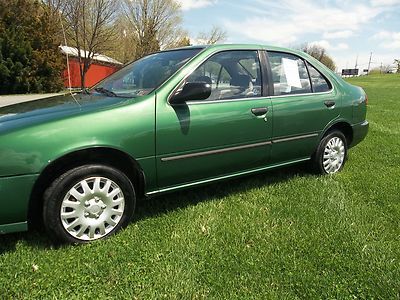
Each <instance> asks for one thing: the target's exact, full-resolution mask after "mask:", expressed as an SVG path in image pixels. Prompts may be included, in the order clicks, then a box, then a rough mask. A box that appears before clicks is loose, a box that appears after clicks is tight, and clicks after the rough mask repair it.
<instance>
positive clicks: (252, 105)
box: [156, 50, 272, 188]
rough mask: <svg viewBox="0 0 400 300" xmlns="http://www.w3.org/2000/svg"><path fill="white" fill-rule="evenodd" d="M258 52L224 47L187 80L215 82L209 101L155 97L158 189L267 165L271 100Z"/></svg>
mask: <svg viewBox="0 0 400 300" xmlns="http://www.w3.org/2000/svg"><path fill="white" fill-rule="evenodd" d="M258 54H259V53H258V51H254V50H248V51H247V50H245V51H242V50H240V51H223V52H219V53H217V54H214V55H212V56H211V57H210V58H208V59H207V60H206V61H205V62H203V63H202V64H201V65H200V66H199V67H198V68H197V69H195V70H194V71H193V72H192V73H191V75H190V76H189V77H187V78H186V79H185V81H186V82H196V81H201V82H206V83H209V84H211V86H212V93H211V96H210V97H209V98H208V99H206V100H198V101H190V102H186V104H185V105H180V106H171V105H170V104H169V103H168V99H166V98H158V99H157V124H156V126H157V141H156V143H157V147H156V149H157V150H156V151H157V173H158V184H159V187H160V188H167V187H171V186H175V185H180V184H185V183H191V182H194V181H200V180H208V179H212V178H215V177H220V176H224V175H229V174H232V173H236V172H241V171H246V170H251V169H254V168H258V167H260V166H264V165H266V164H267V163H268V160H269V154H270V147H271V141H270V139H271V136H272V122H271V121H272V120H271V119H270V116H271V113H272V112H271V100H270V98H269V97H265V96H263V88H262V74H261V66H260V59H259V56H258ZM181 84H182V83H181ZM178 86H180V85H178Z"/></svg>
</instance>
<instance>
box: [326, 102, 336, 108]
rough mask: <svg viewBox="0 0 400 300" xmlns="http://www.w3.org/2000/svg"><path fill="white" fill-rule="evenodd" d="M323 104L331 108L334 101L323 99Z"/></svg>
mask: <svg viewBox="0 0 400 300" xmlns="http://www.w3.org/2000/svg"><path fill="white" fill-rule="evenodd" d="M324 104H325V106H326V107H328V108H331V107H332V108H333V107H334V106H335V104H336V102H335V101H332V100H328V101H325V102H324Z"/></svg>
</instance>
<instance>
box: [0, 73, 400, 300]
mask: <svg viewBox="0 0 400 300" xmlns="http://www.w3.org/2000/svg"><path fill="white" fill-rule="evenodd" d="M350 81H351V82H352V83H354V84H357V85H360V86H362V87H364V88H365V90H366V92H367V93H368V95H369V108H368V109H369V110H368V119H369V121H370V123H371V127H370V132H369V135H368V136H367V138H366V140H365V141H364V142H363V143H361V144H360V145H358V146H357V147H355V148H353V149H352V150H351V151H350V157H349V160H348V162H347V165H346V167H345V169H344V171H343V172H342V173H340V174H337V175H335V176H326V177H320V176H315V175H311V174H309V173H307V172H306V171H303V169H302V168H301V167H292V168H286V169H280V170H276V171H272V172H267V173H263V174H260V175H255V176H250V177H245V178H241V179H236V180H231V181H226V182H221V183H216V184H212V185H209V186H206V187H201V188H197V189H193V190H189V191H182V192H178V193H173V194H169V195H166V196H161V197H158V198H154V199H152V200H149V201H147V202H142V203H139V204H138V207H137V216H136V220H135V222H133V223H132V224H131V225H130V226H129V227H128V228H127V229H126V230H124V231H123V232H121V233H119V234H118V235H116V236H114V237H112V238H110V239H107V240H105V241H101V242H97V243H93V244H90V245H85V246H79V247H77V246H65V247H61V248H54V247H52V246H51V243H50V242H49V241H48V239H47V237H46V236H45V235H44V234H43V233H36V232H29V233H23V234H13V235H5V236H1V237H0V297H1V299H8V298H37V299H39V298H41V299H46V298H59V299H65V298H67V297H68V298H89V297H95V298H129V299H155V298H166V299H296V298H298V299H356V298H360V299H365V298H367V299H374V298H375V299H399V298H400V184H399V183H400V179H399V178H400V123H399V121H400V118H399V117H400V76H398V75H386V76H370V77H360V78H356V79H351V80H350ZM35 269H36V270H35Z"/></svg>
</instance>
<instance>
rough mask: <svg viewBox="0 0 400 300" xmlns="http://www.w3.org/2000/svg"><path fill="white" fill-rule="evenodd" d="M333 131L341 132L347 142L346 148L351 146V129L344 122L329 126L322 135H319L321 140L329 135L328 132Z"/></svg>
mask: <svg viewBox="0 0 400 300" xmlns="http://www.w3.org/2000/svg"><path fill="white" fill-rule="evenodd" d="M333 130H339V131H341V132H342V133H343V134H344V136H345V137H346V142H347V146H348V147H349V146H350V145H351V143H352V142H353V137H354V136H353V128H352V127H351V125H350V124H349V123H348V122H346V121H343V120H342V121H338V122H336V123H334V124H331V125H330V126H328V127H327V128H326V129H325V130H324V132H323V134H322V135H321V139H323V138H324V137H325V136H326V135H327V134H329V133H330V132H332V131H333Z"/></svg>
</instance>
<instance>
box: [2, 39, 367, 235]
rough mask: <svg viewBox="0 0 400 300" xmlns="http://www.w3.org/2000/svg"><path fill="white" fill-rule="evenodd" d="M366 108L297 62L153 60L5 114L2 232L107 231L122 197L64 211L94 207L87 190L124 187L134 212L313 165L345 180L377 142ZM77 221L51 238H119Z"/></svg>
mask: <svg viewBox="0 0 400 300" xmlns="http://www.w3.org/2000/svg"><path fill="white" fill-rule="evenodd" d="M160 74H162V76H161V75H160ZM155 78H156V79H155ZM366 102H367V96H366V94H365V93H364V91H363V90H362V89H361V88H359V87H356V86H352V85H350V84H349V83H346V82H345V81H344V80H343V79H342V78H340V77H338V76H337V75H335V74H334V73H333V72H331V71H330V70H329V69H328V68H326V67H325V66H324V65H322V64H321V63H320V62H319V61H317V60H315V59H314V58H312V57H310V56H308V55H307V54H305V53H303V52H299V51H295V50H290V49H285V48H278V47H272V46H260V45H214V46H208V47H188V48H181V49H175V50H170V51H164V52H159V53H156V54H152V55H150V56H148V57H145V58H144V59H142V60H139V61H137V62H134V63H132V64H130V65H128V66H126V67H125V68H123V69H122V70H120V71H119V72H117V73H115V74H114V75H112V76H110V77H109V78H107V79H105V80H104V81H102V82H100V83H99V84H98V85H97V86H95V88H94V89H91V90H89V91H83V92H82V93H78V94H75V95H69V94H66V95H63V96H57V97H52V98H47V99H42V100H37V101H32V102H27V103H21V104H16V105H12V106H7V107H3V108H0V208H1V209H0V232H1V233H7V232H15V231H24V230H27V229H28V221H30V220H32V219H35V218H39V219H41V218H42V216H44V220H45V224H44V225H45V226H46V227H51V226H56V225H57V224H60V223H61V220H64V219H63V217H62V216H63V214H64V215H68V214H70V215H76V214H78V212H79V213H81V214H84V216H85V217H83V216H80V217H79V218H80V219H79V220H81V219H82V220H84V218H86V217H88V218H90V221H91V222H92V221H93V222H94V221H95V220H98V219H101V218H102V217H103V216H102V214H105V211H108V210H109V209H111V208H104V209H102V208H101V206H103V207H107V205H106V202H105V200H104V201H103V202H102V200H99V199H101V197H102V195H103V196H104V195H105V197H106V196H107V195H109V194H111V193H112V191H113V189H114V188H112V187H111V188H110V190H109V191H106V192H103V194H101V193H99V197H95V198H90V197H89V196H87V197H89V198H87V197H86V196H85V197H86V198H85V200H82V201H84V202H85V206H79V209H78V208H71V207H70V208H68V207H67V208H66V207H65V203H67V202H68V203H72V202H74V203H72V204H73V205H75V206H76V207H78V204H79V203H80V202H79V201H80V200H79V199H81V196H79V195H78V196H77V197H75V198H74V197H72V196H71V194H73V192H74V191H76V190H80V193H82V195H84V194H85V191H84V190H85V187H87V185H86V184H87V183H88V184H89V185H90V189H89V188H87V194H88V195H89V194H92V195H93V194H95V190H96V188H95V186H96V184H97V191H100V190H101V188H100V187H101V186H102V188H103V189H104V185H107V184H108V185H107V188H109V187H110V186H114V185H115V183H116V184H117V185H115V186H116V187H118V182H121V181H122V183H121V184H120V185H123V186H125V190H124V191H125V194H130V196H129V197H130V199H127V198H126V197H125V198H124V197H123V196H120V197H121V199H125V202H121V201H122V200H121V201H120V202H119V203H125V204H126V203H127V202H131V201H134V199H136V197H142V196H151V195H157V194H160V193H163V192H168V191H174V190H178V189H181V188H187V187H190V186H194V185H198V184H203V183H207V182H211V181H215V180H220V179H227V178H230V177H234V176H240V175H245V174H250V173H253V172H258V171H263V170H267V169H271V168H276V167H280V166H284V165H289V164H293V163H298V162H302V161H308V160H311V161H313V162H314V165H315V166H316V167H317V169H318V168H319V171H320V172H321V173H336V172H337V171H340V169H341V168H342V167H343V164H344V162H345V156H346V153H347V152H346V151H347V148H350V147H353V146H355V145H356V144H358V143H359V142H360V141H362V140H363V139H364V137H365V136H366V134H367V131H368V122H367V121H366ZM332 133H333V135H332ZM327 137H328V138H330V139H329V140H326V139H327ZM325 140H326V141H325ZM321 151H322V152H321ZM320 152H321V153H322V154H319V153H320ZM317 156H318V157H317ZM328 156H329V159H328V160H329V161H327V160H326V159H325V158H327V157H328ZM324 159H325V160H324ZM318 160H319V161H318ZM331 162H334V163H331ZM324 164H326V165H327V167H326V166H325V167H324ZM96 166H97V167H96ZM99 166H100V167H99ZM101 166H105V167H110V168H112V169H113V170H105V171H104V172H103V171H102V169H101ZM318 166H319V167H318ZM90 168H92V169H91V170H92V171H91V172H92V173H90V172H89V171H88V170H89V169H90ZM99 168H100V169H99ZM73 170H75V171H73ZM114 171H116V173H118V174H119V175H118V174H117V175H115V174H114V173H115V172H114ZM85 172H86V173H85ZM113 172H114V173H113ZM71 174H72V175H73V176H72V175H71ZM75 174H78V175H76V176H75ZM96 174H100V175H98V176H97V175H96ZM107 174H109V176H108V175H107ZM114 175H115V176H114ZM74 176H75V177H76V178H77V179H76V180H75V182H74V181H73V180H72V179H71V180H72V181H71V182H69V181H68V180H69V178H72V177H73V178H75V177H74ZM79 176H81V177H79ZM82 176H83V177H82ZM85 176H86V177H85ZM118 176H119V177H118ZM122 177H123V178H122ZM66 178H67V179H66ZM82 178H83V179H85V178H92V179H90V180H89V179H88V181H87V183H85V182H84V181H81V180H82ZM107 178H108V179H110V178H111V179H112V178H113V179H112V180H111V179H110V182H109V183H107V182H108V181H107ZM66 180H67V181H66ZM101 181H102V182H103V181H104V182H103V183H100V182H101ZM79 182H83V183H82V184H81V186H78V185H76V184H77V183H79ZM113 184H114V185H113ZM72 186H75V187H76V190H74V189H73V188H72ZM121 190H123V189H122V188H121ZM114 191H116V192H117V188H115V189H114ZM118 191H119V189H118ZM68 193H69V194H68ZM67 194H68V195H69V196H65V195H67ZM63 195H64V196H63ZM121 195H122V194H121ZM57 197H58V198H60V199H58V198H57ZM68 197H72V198H68ZM118 197H119V196H118ZM56 198H57V199H56ZM61 198H63V199H61ZM78 198H79V199H78ZM106 198H107V197H106ZM82 199H84V198H83V196H82ZM115 199H117V196H115ZM115 199H114V200H115ZM132 199H133V200H132ZM71 201H72V202H71ZM99 201H100V203H101V205H99V204H98V203H99ZM115 201H116V200H115ZM53 203H58V204H57V205H56V204H54V205H55V206H54V205H53ZM82 203H83V202H82ZM96 203H97V204H96ZM72 204H71V205H72ZM125 204H124V205H125ZM79 205H80V204H79ZM82 205H83V204H82ZM121 205H122V204H121ZM53 206H54V207H53ZM75 206H74V207H75ZM132 206H133V207H134V204H133V205H132ZM118 207H119V206H115V207H113V208H112V210H118ZM123 208H124V206H123V205H122V206H121V211H123ZM60 209H61V210H62V212H61V213H60ZM75 209H76V210H75ZM52 210H55V211H52ZM44 211H45V212H44ZM110 211H111V210H110ZM60 214H61V217H60ZM121 214H122V213H121ZM131 214H133V208H130V212H129V213H128V214H127V215H126V213H125V212H123V216H124V217H125V219H126V220H125V219H124V220H123V222H124V225H126V223H127V222H128V221H129V219H130V216H131ZM60 218H61V219H60ZM76 218H78V217H76ZM112 218H114V217H112ZM117 219H118V220H120V219H119V217H118V218H117ZM49 220H50V221H49ZM74 220H75V221H76V220H77V219H73V218H70V219H68V218H67V219H65V222H66V223H65V224H64V225H63V226H60V227H59V229H58V231H57V232H56V233H54V232H53V233H51V232H52V229H51V228H49V231H50V234H53V236H55V238H56V239H57V238H60V239H61V240H64V241H68V242H87V241H91V240H94V239H97V238H102V237H105V236H107V235H108V234H111V233H113V232H114V231H115V230H116V229H119V228H116V227H115V228H114V227H113V226H111V227H110V226H109V225H110V224H109V223H107V222H106V223H105V226H106V227H110V228H111V229H110V230H109V231H107V232H105V231H104V224H103V225H102V226H103V227H102V228H100V227H99V228H97V229H92V231H93V232H90V228H93V227H95V225H91V224H94V223H93V222H92V223H87V224H86V223H85V225H84V226H87V228H88V229H85V230H86V231H85V233H83V231H84V228H83V227H80V226H81V225H78V226H77V227H75V229H68V228H69V227H71V226H73V224H72V225H71V222H72V221H74ZM47 221H49V223H48V224H53V225H51V226H50V225H48V224H47V225H46V222H47ZM121 222H122V221H121ZM78 223H79V222H78ZM111 223H114V221H111ZM68 224H69V227H68V226H67V225H68ZM96 226H97V225H96ZM85 228H86V227H85ZM63 230H64V231H65V232H64V231H63ZM68 230H72V231H74V234H72V236H71V235H69V233H68ZM79 230H81V231H82V232H80V233H76V232H78V231H79ZM60 232H61V233H60ZM63 234H65V236H64V237H63V236H61V237H60V235H63ZM79 235H81V236H82V235H85V237H86V238H82V239H81V238H80V236H79ZM66 237H67V238H66ZM68 237H69V238H68Z"/></svg>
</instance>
